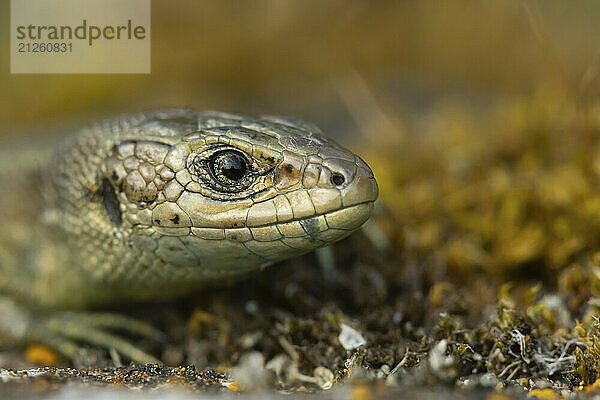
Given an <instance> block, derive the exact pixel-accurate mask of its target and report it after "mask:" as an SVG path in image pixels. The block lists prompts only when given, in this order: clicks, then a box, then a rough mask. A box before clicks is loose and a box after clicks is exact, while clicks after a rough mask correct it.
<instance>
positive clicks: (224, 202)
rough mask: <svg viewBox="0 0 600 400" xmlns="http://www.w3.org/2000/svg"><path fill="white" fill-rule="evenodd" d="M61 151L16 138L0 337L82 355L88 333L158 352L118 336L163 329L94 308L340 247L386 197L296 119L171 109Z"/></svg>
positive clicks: (1, 270) (356, 161) (2, 265)
mask: <svg viewBox="0 0 600 400" xmlns="http://www.w3.org/2000/svg"><path fill="white" fill-rule="evenodd" d="M40 143H42V142H41V141H40ZM52 147H53V146H47V145H46V144H39V143H38V146H37V147H36V146H33V147H32V148H27V147H25V148H24V149H23V148H22V149H17V148H11V149H6V148H5V149H4V153H5V154H3V160H2V172H1V173H0V182H2V195H1V197H0V218H1V219H0V220H1V221H2V222H3V231H4V234H3V235H2V236H0V344H1V343H10V344H14V343H22V342H27V341H31V340H35V341H40V342H42V343H45V344H47V345H49V346H51V347H53V348H55V349H57V350H58V351H59V352H61V353H64V354H67V355H73V354H74V351H75V349H76V348H77V346H76V344H75V342H74V341H75V340H82V341H87V342H89V343H92V344H96V345H100V346H110V347H112V348H114V349H116V350H117V351H119V352H120V353H122V354H124V355H125V356H127V357H128V358H130V359H132V360H133V361H137V362H155V361H157V360H156V359H154V358H153V357H152V356H148V355H146V354H145V353H144V352H142V351H141V350H139V349H137V348H136V347H135V346H133V345H131V344H129V343H128V342H127V341H125V340H123V339H121V338H119V337H117V336H116V335H113V334H110V333H108V332H106V331H105V328H107V327H111V326H117V327H119V326H121V327H127V328H131V330H133V331H137V332H138V333H140V334H146V335H148V336H153V335H156V334H157V330H156V329H155V328H153V327H151V326H149V325H146V324H145V323H144V322H142V321H135V320H129V319H127V317H122V316H118V315H111V314H102V313H99V314H89V313H87V312H88V310H94V309H101V308H102V307H103V306H106V305H109V304H114V303H123V302H130V301H135V302H138V301H140V302H143V301H161V300H169V299H174V298H178V297H181V296H185V295H187V294H189V293H192V292H194V291H198V290H201V288H202V287H206V286H207V285H215V284H218V283H219V282H223V281H227V280H231V279H234V278H236V277H243V276H245V275H247V274H248V273H249V272H251V271H254V270H260V269H263V268H265V267H267V266H269V265H271V264H273V263H276V262H278V261H282V260H285V259H287V258H290V257H294V256H298V255H300V254H303V253H306V252H309V251H311V250H314V249H317V248H319V247H322V246H327V245H329V244H331V243H333V242H335V241H338V240H341V239H342V238H344V237H346V236H348V235H350V234H351V233H352V232H353V231H354V230H356V229H358V228H359V227H360V226H361V225H362V224H363V223H365V222H366V221H367V219H368V218H369V217H370V216H371V214H372V211H373V207H374V202H375V200H376V199H377V197H378V186H377V182H376V180H375V177H374V175H373V172H372V170H371V169H370V168H369V166H368V165H367V164H366V163H365V162H364V161H363V160H362V159H361V158H360V157H359V156H357V155H356V154H354V153H352V152H351V151H349V150H346V149H344V148H343V147H341V146H340V145H338V144H337V143H335V142H334V141H333V140H331V139H329V138H327V137H326V136H324V135H323V133H322V132H321V131H320V130H319V128H317V127H316V126H315V125H313V124H311V123H308V122H304V121H301V120H298V119H295V118H292V117H280V116H260V117H251V116H247V115H240V114H233V113H224V112H216V111H197V110H193V109H188V108H174V109H161V110H154V111H149V112H141V113H137V114H130V115H124V116H119V117H115V118H109V119H105V120H100V121H96V122H94V123H91V124H89V125H88V126H85V127H83V128H81V129H79V130H78V131H77V132H75V133H73V134H72V135H69V136H68V137H67V138H65V139H64V140H63V141H61V143H60V144H59V145H58V146H55V147H56V148H52Z"/></svg>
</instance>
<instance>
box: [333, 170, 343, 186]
mask: <svg viewBox="0 0 600 400" xmlns="http://www.w3.org/2000/svg"><path fill="white" fill-rule="evenodd" d="M344 182H346V178H344V175H342V174H340V173H338V172H334V173H333V174H331V183H333V184H334V185H335V186H342V185H343V184H344Z"/></svg>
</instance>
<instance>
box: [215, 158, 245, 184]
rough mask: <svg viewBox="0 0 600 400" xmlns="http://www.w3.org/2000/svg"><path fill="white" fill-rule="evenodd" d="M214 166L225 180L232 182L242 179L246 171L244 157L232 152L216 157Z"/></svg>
mask: <svg viewBox="0 0 600 400" xmlns="http://www.w3.org/2000/svg"><path fill="white" fill-rule="evenodd" d="M215 166H216V167H217V168H216V169H218V170H220V173H221V174H222V175H223V176H224V177H225V178H227V179H230V180H232V181H238V180H240V179H242V178H243V177H244V176H245V175H246V172H247V171H248V166H247V165H246V160H245V159H244V157H242V156H241V155H239V154H236V153H233V152H231V153H225V154H221V155H220V156H219V157H217V160H216V165H215Z"/></svg>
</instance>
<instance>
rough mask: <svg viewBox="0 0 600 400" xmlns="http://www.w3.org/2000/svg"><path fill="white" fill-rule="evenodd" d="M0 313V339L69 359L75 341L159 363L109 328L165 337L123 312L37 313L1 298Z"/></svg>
mask: <svg viewBox="0 0 600 400" xmlns="http://www.w3.org/2000/svg"><path fill="white" fill-rule="evenodd" d="M0 315H2V317H1V318H0V339H5V341H6V342H7V343H17V342H21V343H23V342H27V341H37V342H39V343H42V344H45V345H47V346H49V347H51V348H53V349H55V350H56V351H58V352H59V353H61V354H62V355H64V356H65V357H67V358H69V359H73V358H74V357H75V356H76V354H77V352H78V351H79V349H80V345H79V344H80V343H85V344H90V345H94V346H99V347H101V348H105V349H109V350H110V349H113V350H115V351H116V352H117V353H119V354H121V355H123V356H124V357H125V358H128V359H130V360H131V361H133V362H136V363H141V364H159V363H160V360H158V359H157V358H155V357H153V356H151V355H149V354H147V353H146V352H144V351H143V350H141V349H139V348H138V347H136V346H135V345H133V344H132V343H130V342H129V341H127V340H126V339H123V338H122V337H120V336H118V335H116V334H114V333H112V332H111V331H112V330H121V331H125V332H128V333H132V334H135V335H139V336H141V337H144V338H149V339H153V340H155V341H164V340H165V339H166V335H165V334H164V333H162V332H161V331H159V330H158V329H156V328H154V327H153V326H151V325H150V324H147V323H145V322H143V321H139V320H136V319H134V318H130V317H127V316H124V315H119V314H110V313H89V312H88V313H86V312H74V311H60V312H50V313H46V314H38V313H36V312H35V311H34V312H31V311H28V310H27V309H26V308H24V307H20V306H19V305H18V304H16V303H15V302H14V301H12V300H10V299H5V298H2V297H0ZM6 339H8V340H6ZM0 342H1V340H0Z"/></svg>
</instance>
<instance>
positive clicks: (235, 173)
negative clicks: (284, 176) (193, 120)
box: [190, 148, 266, 198]
mask: <svg viewBox="0 0 600 400" xmlns="http://www.w3.org/2000/svg"><path fill="white" fill-rule="evenodd" d="M190 167H191V171H192V172H193V173H194V174H195V175H196V176H197V177H198V179H199V180H200V181H201V182H203V183H204V184H205V185H206V186H208V187H210V188H211V189H213V190H215V191H217V192H219V193H227V194H229V195H230V196H229V198H231V195H232V194H234V195H236V194H239V195H242V194H244V193H245V191H246V190H247V189H248V188H249V187H250V186H252V185H253V184H255V183H256V181H257V179H259V177H260V176H261V175H262V174H264V173H265V172H266V171H264V170H263V169H262V168H261V167H260V166H259V165H257V164H256V162H255V161H253V159H252V158H250V156H248V155H246V154H244V153H243V152H242V151H239V150H236V149H232V148H225V149H223V148H221V149H218V148H217V149H210V150H207V151H206V152H203V153H200V154H198V155H196V156H194V158H193V162H192V164H191V166H190Z"/></svg>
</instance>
